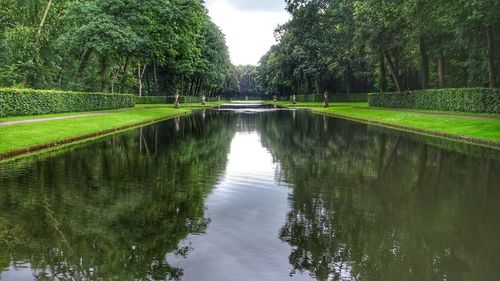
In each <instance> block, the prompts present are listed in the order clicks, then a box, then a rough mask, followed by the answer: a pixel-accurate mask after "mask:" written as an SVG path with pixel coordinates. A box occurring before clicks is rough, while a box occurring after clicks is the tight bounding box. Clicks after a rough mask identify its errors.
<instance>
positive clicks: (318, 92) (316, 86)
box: [314, 76, 321, 95]
mask: <svg viewBox="0 0 500 281" xmlns="http://www.w3.org/2000/svg"><path fill="white" fill-rule="evenodd" d="M314 87H315V88H316V95H319V94H320V92H321V90H320V88H319V78H318V77H317V76H316V77H314Z"/></svg>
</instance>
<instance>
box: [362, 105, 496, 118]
mask: <svg viewBox="0 0 500 281" xmlns="http://www.w3.org/2000/svg"><path fill="white" fill-rule="evenodd" d="M353 108H357V109H371V110H387V111H398V112H409V113H418V114H425V115H434V116H447V117H457V118H467V119H482V120H496V121H500V117H494V116H475V115H468V114H460V113H444V112H425V111H419V110H411V109H397V108H378V107H353Z"/></svg>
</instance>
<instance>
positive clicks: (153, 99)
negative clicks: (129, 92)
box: [135, 96, 167, 104]
mask: <svg viewBox="0 0 500 281" xmlns="http://www.w3.org/2000/svg"><path fill="white" fill-rule="evenodd" d="M166 102H167V97H165V96H143V97H137V96H136V97H135V103H136V104H161V103H166Z"/></svg>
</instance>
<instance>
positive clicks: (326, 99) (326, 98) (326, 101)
mask: <svg viewBox="0 0 500 281" xmlns="http://www.w3.org/2000/svg"><path fill="white" fill-rule="evenodd" d="M323 97H324V98H325V99H324V101H323V107H328V106H329V103H328V92H325V94H324V95H323Z"/></svg>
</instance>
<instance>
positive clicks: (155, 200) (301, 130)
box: [0, 111, 500, 281]
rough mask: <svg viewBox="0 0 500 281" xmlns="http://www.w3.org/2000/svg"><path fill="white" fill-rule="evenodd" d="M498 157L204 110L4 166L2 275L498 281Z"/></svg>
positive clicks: (344, 124) (330, 126)
mask: <svg viewBox="0 0 500 281" xmlns="http://www.w3.org/2000/svg"><path fill="white" fill-rule="evenodd" d="M499 183H500V152H498V151H496V150H490V149H486V148H480V147H475V146H468V145H464V144H459V143H454V142H447V141H442V140H438V139H431V138H425V137H420V136H416V135H412V134H405V133H400V132H396V131H392V130H387V129H382V128H378V127H374V126H368V125H364V124H359V123H353V122H349V121H345V120H340V119H335V118H327V117H323V116H318V115H313V114H311V113H309V112H305V111H266V112H258V111H252V112H241V111H238V112H231V111H206V112H204V113H199V114H195V115H192V116H187V117H183V118H178V119H175V120H170V121H166V122H163V123H160V124H156V125H153V126H149V127H145V128H142V129H137V130H133V131H128V132H125V133H121V134H117V135H113V136H110V137H106V138H104V139H101V140H98V141H95V142H93V143H88V144H82V145H79V146H73V147H71V148H69V149H66V150H64V151H59V152H53V153H51V154H45V155H43V156H38V157H36V158H29V159H23V160H19V161H16V162H11V163H7V164H3V165H0V280H109V279H112V280H208V281H223V280H236V281H237V280H394V281H395V280H398V281H399V280H485V281H488V280H498V278H499V276H500V255H499V253H500V239H499V238H500V184H499Z"/></svg>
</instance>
